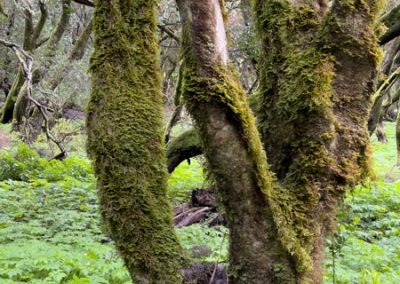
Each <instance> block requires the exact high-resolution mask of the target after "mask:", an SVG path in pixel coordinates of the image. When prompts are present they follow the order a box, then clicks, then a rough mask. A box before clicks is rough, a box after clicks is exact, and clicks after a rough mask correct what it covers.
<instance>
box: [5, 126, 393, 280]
mask: <svg viewBox="0 0 400 284" xmlns="http://www.w3.org/2000/svg"><path fill="white" fill-rule="evenodd" d="M2 133H3V134H4V133H7V132H6V131H5V130H2V132H0V142H1V137H2ZM387 134H388V138H389V143H388V144H380V143H378V142H377V141H375V140H374V168H375V172H376V178H375V179H373V180H371V181H369V182H367V183H366V184H365V185H364V186H360V187H358V188H355V189H354V190H353V191H352V192H351V193H350V194H349V195H348V198H347V199H346V201H345V204H344V206H343V207H344V210H342V211H341V212H340V213H339V215H338V218H339V228H338V232H337V233H336V234H335V235H334V236H333V237H331V238H330V239H329V240H327V251H326V254H327V260H326V281H325V282H326V283H337V284H339V283H340V284H342V283H343V284H344V283H360V284H369V283H371V284H379V283H385V284H392V283H393V284H394V283H400V170H399V169H398V168H397V167H394V165H395V163H396V147H395V138H394V126H393V125H388V127H387ZM7 139H8V140H7V143H8V146H7V148H6V149H5V150H3V151H0V283H1V284H15V283H19V284H21V283H32V284H45V283H51V284H55V283H72V284H78V283H96V284H97V283H98V284H101V283H104V284H106V283H110V284H128V283H130V282H129V281H130V280H129V275H128V273H127V271H126V270H125V268H124V266H123V264H122V262H121V260H120V259H119V257H118V255H117V253H116V252H115V250H114V248H113V246H112V242H111V241H110V239H109V238H108V237H107V236H106V231H105V229H104V228H103V227H102V226H101V223H100V220H99V215H98V212H97V211H98V205H97V198H96V191H95V178H94V175H93V172H92V169H91V167H90V163H89V161H88V160H87V159H86V157H85V155H84V150H83V149H81V148H82V145H83V138H82V137H78V138H76V139H75V140H74V141H71V142H70V145H69V149H70V150H71V152H72V154H71V157H70V158H68V159H67V160H65V161H64V162H58V161H50V162H49V161H47V160H46V159H44V158H41V157H39V156H38V155H37V154H36V153H35V152H34V151H32V150H30V149H29V148H27V147H26V146H24V145H23V144H20V143H17V141H18V139H16V138H15V137H8V136H7ZM39 146H40V147H43V145H39ZM39 146H37V147H39ZM202 163H203V161H202V159H201V158H199V159H193V160H192V162H191V164H190V165H189V164H188V163H186V162H184V163H182V164H181V165H180V166H179V167H178V168H177V169H176V170H175V172H174V173H173V174H172V175H171V176H170V178H169V181H168V186H169V188H168V195H169V198H170V200H171V202H172V204H174V205H178V204H181V203H183V202H186V201H187V200H188V199H189V196H190V193H191V191H192V190H193V189H194V188H206V187H208V184H207V181H206V180H205V178H204V175H203V172H202V167H201V165H202ZM212 217H213V216H210V218H212ZM177 233H178V236H179V238H180V240H181V242H182V245H183V247H184V248H185V249H187V250H190V251H191V252H192V253H193V255H195V257H196V258H197V259H199V260H205V261H210V262H219V263H224V262H225V261H226V259H227V239H228V236H227V234H228V232H227V230H226V229H225V228H224V227H222V226H219V227H214V228H208V227H207V226H206V225H204V224H196V225H192V226H189V227H183V228H180V229H178V230H177ZM204 248H207V249H206V250H204Z"/></svg>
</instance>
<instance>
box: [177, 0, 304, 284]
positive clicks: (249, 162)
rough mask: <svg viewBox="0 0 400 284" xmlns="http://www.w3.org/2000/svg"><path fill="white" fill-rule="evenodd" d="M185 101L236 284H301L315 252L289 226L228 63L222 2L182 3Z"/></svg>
mask: <svg viewBox="0 0 400 284" xmlns="http://www.w3.org/2000/svg"><path fill="white" fill-rule="evenodd" d="M178 6H179V10H180V13H181V19H182V23H183V40H182V45H183V51H182V55H183V62H184V63H183V65H182V95H183V97H184V101H185V104H186V106H187V109H188V111H189V112H190V114H191V115H192V117H193V118H194V120H195V122H196V128H197V130H198V132H199V136H200V139H201V142H202V144H203V149H204V152H205V155H206V158H207V160H208V164H209V169H210V172H211V173H212V176H213V178H215V180H216V185H217V188H218V192H219V194H220V196H221V201H222V203H223V206H224V209H225V211H226V213H227V223H228V227H229V229H230V249H229V253H230V257H229V279H230V283H260V284H261V283H296V282H298V281H301V280H302V279H304V277H303V274H304V270H305V269H306V268H307V266H309V264H307V261H308V262H310V261H309V259H307V251H305V250H303V248H302V247H301V244H300V243H299V242H298V241H297V240H296V236H295V231H294V230H292V228H291V227H290V224H289V225H288V224H287V221H288V220H287V214H286V213H284V212H283V211H285V210H287V209H285V208H282V207H281V206H280V205H279V198H278V195H280V194H281V192H280V190H279V189H278V188H275V185H276V183H275V180H274V177H273V176H272V175H271V174H270V172H269V170H268V166H267V162H266V157H265V152H264V151H263V149H262V143H261V140H260V137H259V134H258V131H257V129H256V125H255V120H254V116H253V113H252V111H251V110H250V107H249V104H248V101H247V95H246V94H245V92H244V91H243V89H242V88H241V86H240V85H239V83H238V82H239V80H238V78H237V77H236V75H235V72H233V70H232V68H231V67H230V66H229V65H228V63H227V46H226V44H227V41H226V36H225V29H224V19H223V18H224V17H223V12H222V11H223V6H222V1H218V0H206V1H197V0H180V1H178Z"/></svg>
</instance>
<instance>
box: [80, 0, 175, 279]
mask: <svg viewBox="0 0 400 284" xmlns="http://www.w3.org/2000/svg"><path fill="white" fill-rule="evenodd" d="M156 8H157V1H155V0H127V1H119V0H98V1H96V8H95V16H94V17H95V18H94V31H95V44H94V45H95V52H94V54H93V57H92V62H91V73H92V94H91V99H90V103H89V109H88V118H87V127H88V152H89V154H90V156H91V158H92V159H93V161H94V167H95V171H96V175H97V181H98V190H99V198H100V204H101V213H102V216H103V219H104V221H105V223H106V224H107V226H108V228H109V230H110V234H111V237H112V239H113V240H114V241H115V244H116V246H117V248H118V251H119V252H120V254H121V256H122V258H123V260H124V261H125V264H126V266H127V267H128V269H129V272H130V274H131V276H132V279H133V281H134V283H154V284H155V283H157V284H158V283H167V284H176V283H180V282H181V281H182V276H181V272H180V268H181V261H182V256H181V248H180V245H179V244H178V240H177V237H176V235H175V232H174V228H173V223H172V210H171V207H170V205H169V203H168V200H167V196H166V167H165V157H164V147H163V145H162V117H161V113H162V110H161V106H162V97H161V82H160V71H159V66H158V53H159V51H158V47H157V39H156V36H155V35H156Z"/></svg>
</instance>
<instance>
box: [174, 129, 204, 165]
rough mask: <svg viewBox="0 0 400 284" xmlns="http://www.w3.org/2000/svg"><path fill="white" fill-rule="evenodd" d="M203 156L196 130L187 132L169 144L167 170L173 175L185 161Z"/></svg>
mask: <svg viewBox="0 0 400 284" xmlns="http://www.w3.org/2000/svg"><path fill="white" fill-rule="evenodd" d="M201 154H203V150H202V148H201V143H200V138H199V135H198V134H197V131H196V130H195V129H190V130H188V131H185V132H184V133H182V134H181V135H179V136H178V137H176V138H174V139H173V140H171V141H170V142H169V143H168V144H167V168H168V172H169V173H172V172H173V171H174V170H175V168H176V167H177V166H179V164H180V163H182V162H183V161H185V160H187V159H190V158H193V157H195V156H198V155H201Z"/></svg>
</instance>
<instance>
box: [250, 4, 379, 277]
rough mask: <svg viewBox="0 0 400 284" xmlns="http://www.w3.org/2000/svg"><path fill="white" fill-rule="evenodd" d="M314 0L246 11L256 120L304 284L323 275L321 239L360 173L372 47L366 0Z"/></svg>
mask: <svg viewBox="0 0 400 284" xmlns="http://www.w3.org/2000/svg"><path fill="white" fill-rule="evenodd" d="M320 2H321V1H275V0H267V1H265V0H256V1H254V5H255V6H254V9H253V10H254V11H255V19H256V20H255V21H256V25H257V29H258V33H259V36H260V38H261V40H262V56H261V59H260V69H261V79H260V90H259V95H258V110H257V112H256V113H257V119H258V122H259V124H260V127H259V128H261V129H262V138H263V142H264V147H265V149H266V151H267V156H268V161H269V163H270V165H271V169H272V171H273V172H274V173H275V174H276V177H277V178H278V180H279V183H280V185H281V186H283V187H285V188H287V192H288V193H287V194H288V195H289V196H290V200H291V203H290V204H289V203H288V204H286V206H290V207H292V209H290V210H289V214H290V213H291V214H293V215H292V216H293V217H294V221H293V224H294V227H295V230H296V232H297V234H296V238H297V239H298V240H299V241H300V243H302V245H303V247H304V248H305V249H306V251H307V252H308V254H309V255H310V256H311V257H312V259H313V262H312V267H311V270H310V271H309V277H310V278H311V279H312V280H311V281H312V282H313V283H322V276H323V259H324V246H323V238H324V235H325V234H326V233H327V232H329V231H331V230H332V228H333V227H334V219H335V215H336V214H335V213H336V208H337V206H338V204H339V203H340V201H341V200H342V199H343V197H344V194H345V191H346V189H347V188H350V187H352V186H354V185H355V184H357V183H359V182H360V181H361V180H363V179H364V178H365V177H366V176H367V175H368V173H369V137H368V131H367V119H368V112H369V107H370V102H369V100H370V95H371V93H372V91H373V80H374V78H375V76H376V70H377V65H378V62H379V58H378V57H377V55H379V54H380V50H379V47H378V44H377V39H376V37H375V36H374V33H373V31H372V28H371V27H372V26H373V22H374V20H375V19H376V17H377V15H378V12H379V11H378V7H377V5H376V2H375V1H367V2H363V1H358V0H355V1H350V2H346V3H343V2H342V1H334V2H333V3H332V7H330V8H328V6H327V5H321V3H320ZM288 19H290V20H288ZM294 204H295V205H294ZM300 282H301V281H300Z"/></svg>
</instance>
